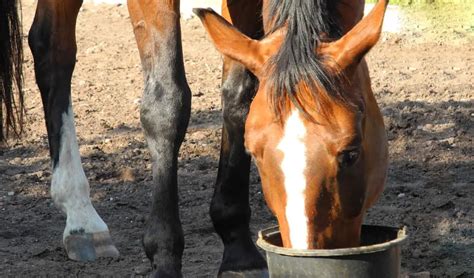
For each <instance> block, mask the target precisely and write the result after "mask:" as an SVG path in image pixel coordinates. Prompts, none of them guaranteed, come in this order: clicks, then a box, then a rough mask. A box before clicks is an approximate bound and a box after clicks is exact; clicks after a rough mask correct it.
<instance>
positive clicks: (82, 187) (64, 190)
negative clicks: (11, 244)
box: [29, 0, 118, 261]
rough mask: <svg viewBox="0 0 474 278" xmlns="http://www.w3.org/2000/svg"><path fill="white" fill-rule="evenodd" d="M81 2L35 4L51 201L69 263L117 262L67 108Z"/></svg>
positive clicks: (34, 42) (34, 45)
mask: <svg viewBox="0 0 474 278" xmlns="http://www.w3.org/2000/svg"><path fill="white" fill-rule="evenodd" d="M81 4H82V1H80V0H39V1H38V7H37V10H36V15H35V19H34V22H33V25H32V27H31V30H30V33H29V44H30V48H31V52H32V53H33V57H34V62H35V73H36V82H37V83H38V87H39V89H40V91H41V98H42V101H43V108H44V113H45V119H46V127H47V131H48V139H49V147H50V154H51V159H52V166H53V175H52V180H51V196H52V198H53V200H54V203H55V204H56V206H58V207H59V208H60V209H61V210H62V211H63V212H64V213H65V214H66V215H67V220H66V228H65V230H64V234H63V242H64V245H65V247H66V251H67V254H68V256H69V258H71V259H73V260H81V261H84V260H94V259H96V258H97V257H101V256H118V251H117V249H116V248H115V247H114V246H113V244H112V241H111V238H110V234H109V230H108V228H107V225H106V224H105V223H104V221H103V220H102V219H101V218H100V216H99V215H98V214H97V212H96V210H95V209H94V207H93V206H92V203H91V201H90V198H89V183H88V181H87V178H86V175H85V174H84V170H83V169H82V165H81V158H80V155H79V148H78V145H77V139H76V130H75V126H74V115H73V112H72V103H71V77H72V72H73V70H74V65H75V63H76V38H75V27H76V18H77V14H78V12H79V8H80V6H81Z"/></svg>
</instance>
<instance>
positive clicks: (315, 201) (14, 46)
mask: <svg viewBox="0 0 474 278" xmlns="http://www.w3.org/2000/svg"><path fill="white" fill-rule="evenodd" d="M16 1H17V0H6V1H2V4H0V8H1V9H0V23H1V24H2V25H1V26H0V47H1V49H0V53H1V54H2V55H0V62H1V64H0V77H1V81H2V82H3V83H2V84H3V86H2V87H0V89H1V99H0V102H2V103H3V104H2V105H4V106H5V108H6V109H5V111H6V114H5V119H6V128H7V129H12V128H15V126H16V125H15V123H19V119H20V118H21V111H22V98H21V97H20V98H19V100H20V102H19V104H18V106H17V107H16V108H17V109H15V105H14V101H13V100H14V98H13V93H12V82H13V79H16V80H17V83H18V84H19V85H21V82H19V81H20V77H21V64H20V63H19V61H20V60H21V47H20V46H21V44H20V43H19V41H20V39H19V38H21V36H20V33H19V30H20V28H18V26H19V24H18V17H17V16H16V13H15V9H16ZM386 4H387V1H386V0H380V1H379V3H378V4H377V5H376V7H375V8H374V10H373V11H372V12H371V14H369V15H368V16H367V17H366V18H364V19H362V16H363V7H364V1H363V0H311V1H310V0H264V1H255V0H224V1H223V5H222V14H223V16H224V18H222V17H220V16H219V15H217V14H215V13H214V12H212V11H210V10H202V9H201V10H196V13H197V14H198V15H199V17H200V18H201V19H202V21H203V23H204V26H205V27H206V29H207V31H208V32H209V34H210V37H211V39H212V41H213V42H214V44H215V45H216V47H217V49H218V50H219V51H221V52H222V53H223V54H224V67H223V84H222V98H223V119H224V121H223V132H222V134H223V136H222V144H221V156H220V162H219V170H218V176H217V182H216V188H215V192H214V196H213V199H212V202H211V208H210V214H211V218H212V221H213V224H214V227H215V229H216V231H217V233H218V234H219V235H220V237H221V239H222V241H223V243H224V255H223V259H222V263H221V267H220V270H219V273H220V274H221V275H222V276H226V275H234V274H238V275H262V274H263V275H264V274H265V273H266V270H265V269H266V262H265V260H264V259H263V258H262V256H261V255H260V253H259V252H258V250H257V249H256V247H255V245H254V243H253V241H252V239H251V234H250V231H249V220H250V206H249V198H248V194H249V190H248V186H249V169H250V162H251V158H250V155H249V154H248V153H247V151H246V149H247V150H248V152H250V153H251V154H252V156H253V157H254V159H255V160H256V162H257V166H258V169H259V172H260V175H261V178H262V185H263V189H264V193H265V198H266V200H267V203H268V205H269V206H270V208H271V209H272V211H273V212H274V214H275V215H276V217H277V219H278V222H279V224H280V229H281V233H282V237H283V242H284V245H285V246H286V247H293V248H303V249H308V248H336V247H349V246H356V245H357V244H358V241H359V235H360V225H361V223H362V220H363V216H364V212H365V211H366V210H367V208H369V207H370V206H371V205H372V204H373V203H374V202H375V201H376V199H377V198H378V195H379V194H380V192H381V191H382V189H383V184H384V180H385V174H386V168H387V142H386V138H385V132H384V126H383V121H382V117H381V115H380V112H379V109H378V107H377V104H376V101H375V99H374V97H373V94H372V91H371V88H370V79H369V74H368V69H367V65H366V63H365V61H364V58H363V57H364V55H365V54H366V53H367V52H368V51H369V50H370V48H371V47H372V46H373V45H374V44H375V43H376V42H377V40H378V38H379V36H380V30H381V26H382V20H383V15H384V11H385V7H386ZM81 5H82V0H38V6H37V10H36V15H35V18H34V22H33V25H32V27H31V30H30V32H29V36H28V38H29V45H30V48H31V51H32V53H33V57H34V64H35V74H36V81H37V84H38V87H39V90H40V92H41V97H42V101H43V106H44V112H45V120H46V126H47V132H48V139H49V146H50V154H51V159H52V168H53V170H52V171H53V174H52V180H51V195H52V198H53V200H54V202H55V204H56V205H57V206H58V207H59V208H60V209H61V210H62V211H63V212H64V213H65V214H66V216H67V221H66V227H65V230H64V234H63V242H64V245H65V248H66V251H67V254H68V256H69V258H71V259H73V260H80V261H88V260H94V259H96V258H97V257H104V256H105V257H108V256H118V250H117V249H116V248H115V246H114V245H113V243H112V240H111V237H110V234H109V229H108V227H107V225H106V224H105V222H104V221H103V220H102V219H101V217H100V216H99V215H98V213H97V212H96V210H95V209H94V207H93V205H92V203H91V200H90V197H89V184H88V181H87V178H86V176H85V174H84V170H83V168H82V165H81V159H80V154H79V148H78V144H77V139H76V132H75V125H74V115H73V110H72V103H71V78H72V73H73V70H74V66H75V63H76V38H75V29H76V18H77V16H78V13H79V9H80V7H81ZM128 8H129V12H130V18H131V21H132V26H133V30H134V32H135V37H136V40H137V45H138V48H139V52H140V57H141V62H142V66H143V74H144V81H145V91H144V94H143V99H142V106H141V111H140V114H141V123H142V126H143V129H144V132H145V137H146V140H147V142H148V147H149V149H150V153H151V157H152V161H153V167H152V170H153V185H154V191H153V200H152V205H151V213H150V216H149V218H148V222H147V225H146V229H145V233H144V236H143V244H144V248H145V252H146V254H147V256H148V258H149V259H150V261H151V262H152V266H153V270H154V274H155V275H156V276H163V277H179V276H181V258H182V254H183V249H184V239H183V231H182V227H181V223H180V219H179V211H178V209H179V208H178V194H177V192H178V191H177V167H178V166H177V158H178V151H179V148H180V146H181V143H182V141H183V138H184V134H185V132H186V128H187V124H188V120H189V116H190V107H191V93H190V90H189V87H188V85H187V81H186V77H185V71H184V63H183V56H182V55H183V54H182V46H181V31H180V21H179V0H128ZM361 19H362V20H361ZM5 22H7V23H5ZM231 24H232V25H231ZM5 26H8V27H9V28H5ZM264 31H265V32H264ZM14 38H16V40H15V39H14ZM5 53H6V54H5ZM14 65H16V67H15V66H14ZM2 107H3V106H2ZM2 111H3V110H0V112H2ZM15 111H18V112H19V113H17V117H15ZM0 117H3V114H2V113H0ZM15 119H18V120H15ZM0 123H2V124H3V120H2V121H1V122H0ZM2 130H3V129H2ZM0 135H1V136H3V133H0ZM1 136H0V137H1ZM239 277H240V276H239Z"/></svg>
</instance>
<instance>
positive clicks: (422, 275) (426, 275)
mask: <svg viewBox="0 0 474 278" xmlns="http://www.w3.org/2000/svg"><path fill="white" fill-rule="evenodd" d="M430 277H431V275H430V272H429V271H422V272H416V273H409V274H408V278H430Z"/></svg>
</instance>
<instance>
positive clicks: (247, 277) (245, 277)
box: [217, 269, 269, 278]
mask: <svg viewBox="0 0 474 278" xmlns="http://www.w3.org/2000/svg"><path fill="white" fill-rule="evenodd" d="M217 277H219V278H268V277H269V275H268V270H267V269H251V270H242V271H224V272H221V273H219V275H218V276H217Z"/></svg>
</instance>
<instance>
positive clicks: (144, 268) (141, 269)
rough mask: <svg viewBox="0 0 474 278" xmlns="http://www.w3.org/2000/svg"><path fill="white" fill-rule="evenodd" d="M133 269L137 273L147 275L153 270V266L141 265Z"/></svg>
mask: <svg viewBox="0 0 474 278" xmlns="http://www.w3.org/2000/svg"><path fill="white" fill-rule="evenodd" d="M133 271H134V272H135V274H136V275H146V274H148V273H149V272H150V271H151V268H150V266H148V265H139V266H136V267H135V268H134V269H133Z"/></svg>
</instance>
